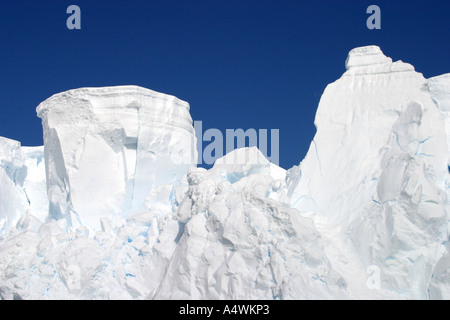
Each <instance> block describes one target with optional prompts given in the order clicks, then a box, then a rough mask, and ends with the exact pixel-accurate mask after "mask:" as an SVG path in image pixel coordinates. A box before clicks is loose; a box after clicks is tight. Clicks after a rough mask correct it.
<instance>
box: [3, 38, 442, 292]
mask: <svg viewBox="0 0 450 320" xmlns="http://www.w3.org/2000/svg"><path fill="white" fill-rule="evenodd" d="M345 66H346V72H345V73H344V74H343V76H342V77H341V78H340V79H338V80H337V81H336V82H334V83H332V84H330V85H329V86H328V87H327V88H326V90H325V92H324V94H323V96H322V98H321V101H320V104H319V107H318V110H317V114H316V119H315V124H316V127H317V133H316V135H315V137H314V139H313V141H312V143H311V146H310V149H309V151H308V153H307V155H306V157H305V159H303V161H301V162H300V164H299V165H298V166H295V167H293V168H291V169H289V170H284V169H282V168H280V167H278V166H276V165H274V164H273V163H270V162H269V161H268V160H267V159H266V158H265V157H264V155H263V154H262V153H261V152H260V151H259V150H258V149H257V148H256V147H252V148H242V149H237V150H234V151H232V152H231V153H229V154H227V155H226V156H224V157H223V158H220V159H218V160H217V161H216V163H215V164H214V166H213V167H212V168H211V169H209V170H206V169H203V168H197V167H196V166H195V163H196V157H197V155H196V154H195V152H194V151H193V150H196V146H195V145H196V138H195V132H194V130H193V127H192V119H191V116H190V114H189V105H188V104H187V103H186V102H183V101H181V100H179V99H177V98H175V97H173V96H168V95H164V94H160V93H156V92H154V91H151V90H148V89H144V88H140V87H135V86H123V87H109V88H84V89H77V90H71V91H68V92H64V93H60V94H57V95H55V96H53V97H51V98H49V99H48V100H46V101H44V102H43V103H41V104H40V105H39V107H38V109H37V111H38V115H39V117H41V118H42V123H43V129H44V148H42V147H38V148H25V147H21V145H20V143H19V142H16V141H12V140H9V139H5V138H1V139H0V296H1V298H3V299H20V298H22V299H450V251H449V247H450V245H449V243H448V240H449V238H448V232H449V230H448V228H449V225H450V224H449V213H448V208H449V203H450V194H449V192H450V190H449V185H450V179H449V173H448V168H449V166H450V122H449V121H450V120H449V119H450V118H449V113H450V75H449V74H447V75H442V76H439V77H435V78H431V79H425V78H424V77H423V75H422V74H420V73H418V72H416V71H415V70H414V67H413V66H411V65H410V64H407V63H404V62H402V61H398V62H393V61H392V59H390V58H388V57H386V56H385V55H384V54H383V53H382V51H381V50H380V48H378V47H376V46H368V47H362V48H356V49H354V50H352V51H350V53H349V55H348V59H347V61H346V64H345ZM47 199H48V200H47Z"/></svg>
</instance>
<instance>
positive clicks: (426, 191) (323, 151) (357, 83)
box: [290, 46, 448, 298]
mask: <svg viewBox="0 0 450 320" xmlns="http://www.w3.org/2000/svg"><path fill="white" fill-rule="evenodd" d="M346 69H347V70H346V72H345V73H344V74H343V76H342V77H341V78H340V79H339V80H337V81H335V82H334V83H332V84H330V85H328V86H327V88H326V89H325V92H324V94H323V95H322V97H321V100H320V103H319V107H318V110H317V113H316V118H315V125H316V127H317V133H316V135H315V137H314V139H313V141H312V143H311V146H310V149H309V151H308V153H307V155H306V157H305V159H304V160H303V161H302V162H301V163H300V166H299V167H300V171H301V174H298V175H297V176H300V178H297V179H295V177H294V178H292V179H291V180H292V181H295V183H293V184H292V186H291V189H290V194H291V195H292V197H291V206H292V207H294V208H296V209H298V210H300V211H301V212H305V213H306V212H307V213H308V214H309V215H311V216H314V217H315V218H316V219H318V220H317V221H320V224H321V225H324V226H327V228H329V229H327V230H328V232H327V234H329V235H333V234H334V233H336V232H337V230H341V232H342V234H344V235H345V236H344V237H341V238H340V239H339V240H337V239H334V238H333V239H331V240H330V241H331V242H333V243H334V245H335V246H337V247H339V246H340V249H338V250H341V249H342V250H344V249H343V248H344V247H345V246H348V245H349V243H351V244H352V246H354V247H355V250H356V251H357V252H358V254H359V258H360V259H361V265H362V266H364V268H363V269H362V270H357V269H352V266H353V265H345V264H343V265H342V269H341V267H340V266H339V263H340V262H339V261H338V260H336V261H335V263H336V267H337V268H338V271H339V272H342V273H344V274H345V273H347V272H349V273H350V274H352V276H356V275H357V274H358V272H362V273H361V279H365V278H366V277H367V273H366V268H371V267H372V266H375V267H376V268H378V269H377V270H379V271H380V279H381V281H385V282H384V283H382V285H383V287H384V288H389V289H392V290H394V291H397V292H404V293H405V296H408V297H411V296H413V297H414V298H422V297H425V296H426V295H427V289H428V288H427V287H426V285H424V284H426V283H427V281H428V278H429V277H431V267H432V266H433V265H435V263H436V259H437V257H439V255H438V254H436V252H437V251H438V250H440V249H441V243H443V242H445V241H446V239H447V219H448V218H447V212H446V194H445V193H446V191H447V187H446V180H447V176H448V171H447V158H448V152H447V140H446V130H445V126H444V123H445V121H444V115H443V113H442V112H441V111H440V110H439V108H438V107H437V106H436V101H438V100H439V101H441V102H442V103H441V104H442V105H441V108H444V102H445V100H446V98H445V95H444V92H446V91H445V90H441V89H439V88H440V87H441V84H442V85H443V84H444V79H442V80H441V81H439V83H438V82H437V81H435V82H433V83H429V82H428V80H427V79H425V78H424V77H423V75H422V74H421V73H418V72H416V71H415V70H414V67H413V66H412V65H410V64H407V63H404V62H402V61H397V62H392V59H391V58H388V57H386V56H385V55H384V54H383V53H382V51H381V50H380V48H379V47H377V46H368V47H362V48H356V49H353V50H351V51H350V53H349V55H348V58H347V61H346ZM430 88H431V89H433V90H434V91H436V92H437V93H439V92H442V94H437V93H436V92H435V93H433V92H432V91H431V92H430ZM444 109H445V108H444ZM399 229H401V230H402V233H400V232H396V231H395V230H399ZM425 230H432V231H430V232H426V231H425ZM350 239H351V240H350ZM412 244H414V245H412ZM404 257H414V258H411V262H410V264H408V267H407V268H406V267H405V268H404V269H402V270H400V269H401V268H402V267H400V265H401V261H403V260H402V259H404ZM355 265H356V264H355ZM338 266H339V267H338ZM403 267H404V266H403ZM414 270H426V272H425V271H423V272H421V273H416V272H415V271H414ZM394 279H395V280H394ZM362 282H363V281H362Z"/></svg>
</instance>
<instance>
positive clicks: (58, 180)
mask: <svg viewBox="0 0 450 320" xmlns="http://www.w3.org/2000/svg"><path fill="white" fill-rule="evenodd" d="M37 113H38V116H39V117H40V118H42V124H43V129H44V146H45V161H46V169H47V171H46V172H47V187H48V196H49V201H50V212H49V213H50V217H52V218H55V219H60V218H67V219H68V222H69V224H72V225H78V224H83V225H88V226H90V227H92V228H95V229H99V227H100V218H101V217H109V218H112V219H113V220H117V219H118V218H120V217H126V216H128V215H129V214H130V213H131V212H134V211H136V210H138V209H140V208H141V206H142V205H143V203H144V200H145V197H146V196H147V195H148V194H149V193H150V192H151V190H152V189H154V188H157V187H159V186H161V185H165V184H171V183H174V182H176V181H177V179H179V178H181V177H182V176H183V175H184V174H185V173H186V171H187V169H188V168H189V167H191V166H192V165H193V164H194V163H195V162H196V152H195V150H196V149H195V148H196V146H195V143H196V139H195V133H194V129H193V127H192V119H191V116H190V114H189V105H188V103H186V102H184V101H182V100H179V99H177V98H176V97H173V96H170V95H165V94H162V93H157V92H155V91H152V90H149V89H145V88H141V87H137V86H119V87H105V88H82V89H76V90H70V91H67V92H63V93H59V94H56V95H54V96H52V97H51V98H49V99H47V100H46V101H44V102H42V103H41V104H40V105H39V106H38V108H37Z"/></svg>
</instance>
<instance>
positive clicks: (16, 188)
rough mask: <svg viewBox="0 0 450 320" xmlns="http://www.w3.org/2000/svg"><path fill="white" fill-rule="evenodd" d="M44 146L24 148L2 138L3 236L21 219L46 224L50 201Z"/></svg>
mask: <svg viewBox="0 0 450 320" xmlns="http://www.w3.org/2000/svg"><path fill="white" fill-rule="evenodd" d="M43 158H44V150H43V147H22V146H21V144H20V142H18V141H14V140H10V139H6V138H2V137H0V234H1V233H3V232H5V231H8V230H9V229H10V228H11V227H13V226H15V225H16V223H17V222H18V221H19V219H20V218H21V217H24V216H26V215H33V216H34V217H35V218H37V219H39V220H41V221H45V218H46V216H47V211H48V200H47V192H46V186H45V165H44V159H43Z"/></svg>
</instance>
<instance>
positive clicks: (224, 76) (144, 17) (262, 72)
mask: <svg viewBox="0 0 450 320" xmlns="http://www.w3.org/2000/svg"><path fill="white" fill-rule="evenodd" d="M71 4H75V5H78V6H79V7H80V8H81V26H82V29H81V30H68V29H67V28H66V20H67V18H68V16H69V15H68V14H66V9H67V7H68V6H69V5H71ZM371 4H375V5H378V6H379V7H380V8H381V17H382V22H381V24H382V29H381V30H369V29H367V27H366V20H367V18H368V17H369V15H368V14H366V9H367V7H368V6H369V5H371ZM449 15H450V2H449V1H446V0H439V1H438V0H427V1H422V0H421V1H412V0H411V1H393V0H390V1H365V0H358V1H356V0H345V1H336V0H329V1H298V0H295V1H294V0H291V1H287V0H270V1H269V0H146V1H137V0H127V1H117V0H109V1H103V0H96V1H93V0H89V1H85V0H73V1H62V0H58V1H56V0H55V1H48V0H41V1H37V0H34V1H22V0H3V1H1V2H0V43H1V47H0V48H1V49H0V97H1V102H0V103H1V104H0V110H1V113H0V136H4V137H8V138H12V139H16V140H19V141H21V142H22V144H23V145H29V146H32V145H41V144H42V128H41V123H40V119H38V118H37V117H36V113H35V108H36V106H37V105H38V104H39V103H40V102H41V101H43V100H45V99H46V98H48V97H50V96H51V95H53V94H55V93H58V92H62V91H65V90H69V89H74V88H79V87H97V86H112V85H128V84H135V85H140V86H143V87H146V88H149V89H152V90H156V91H159V92H163V93H167V94H172V95H175V96H177V97H179V98H180V99H183V100H185V101H188V102H189V103H190V105H191V114H192V117H193V119H194V120H201V121H203V128H204V129H207V128H218V129H220V130H222V131H223V132H225V129H227V128H231V129H237V128H243V129H249V128H254V129H279V130H280V165H281V166H282V167H284V168H290V167H292V166H293V165H296V164H298V163H299V162H300V161H301V160H302V159H303V157H304V156H305V154H306V152H307V150H308V148H309V144H310V142H311V140H312V138H313V136H314V134H315V127H314V116H315V112H316V109H317V105H318V102H319V99H320V96H321V94H322V92H323V90H324V89H325V87H326V85H327V84H328V83H330V82H333V81H335V80H336V79H338V78H339V77H340V76H341V75H342V73H343V72H344V71H345V68H344V62H345V59H346V57H347V53H348V51H349V50H351V49H352V48H355V47H358V46H363V45H372V44H374V45H378V46H380V47H381V48H382V50H383V52H384V53H385V54H386V55H388V56H390V57H392V58H393V59H394V60H403V61H406V62H409V63H411V64H413V65H414V66H415V67H416V70H417V71H419V72H422V73H423V74H424V76H425V77H427V78H428V77H432V76H436V75H440V74H443V73H449V72H450V54H449V52H450V41H449V40H448V38H449V34H450V22H449V21H450V19H449Z"/></svg>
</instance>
